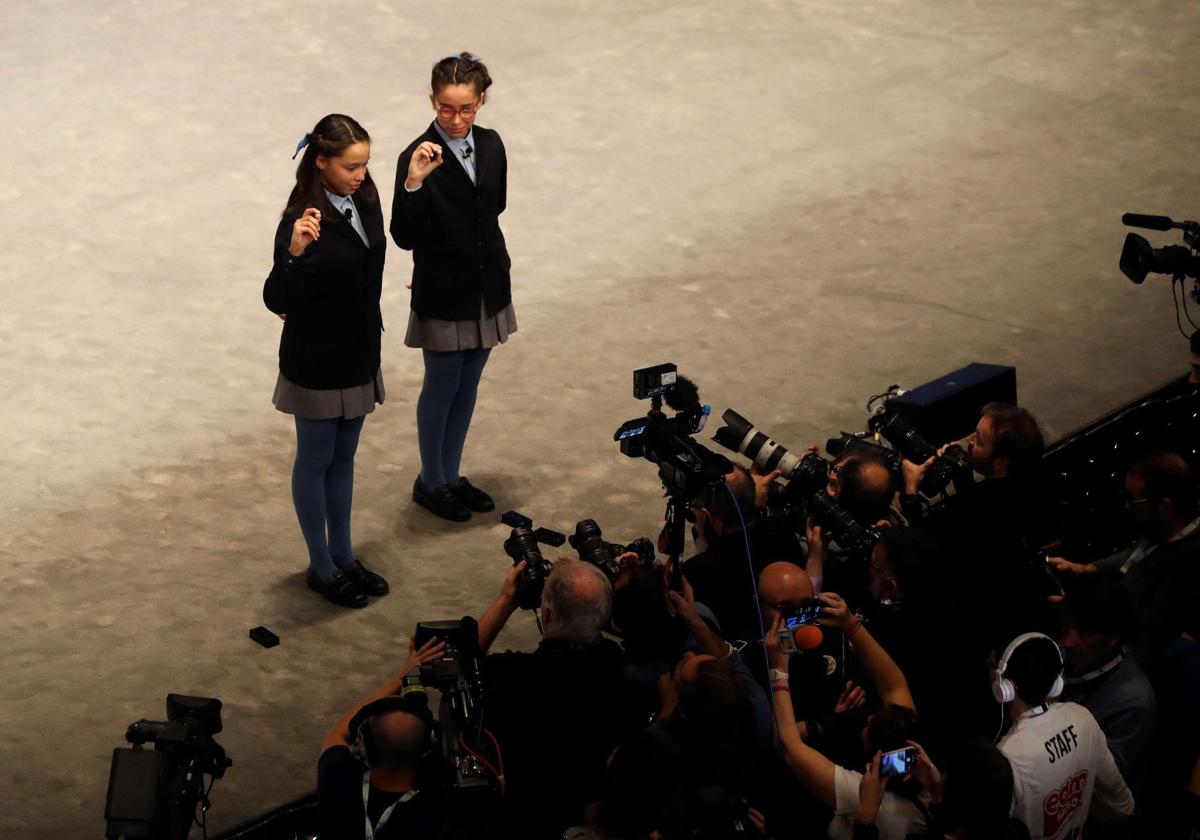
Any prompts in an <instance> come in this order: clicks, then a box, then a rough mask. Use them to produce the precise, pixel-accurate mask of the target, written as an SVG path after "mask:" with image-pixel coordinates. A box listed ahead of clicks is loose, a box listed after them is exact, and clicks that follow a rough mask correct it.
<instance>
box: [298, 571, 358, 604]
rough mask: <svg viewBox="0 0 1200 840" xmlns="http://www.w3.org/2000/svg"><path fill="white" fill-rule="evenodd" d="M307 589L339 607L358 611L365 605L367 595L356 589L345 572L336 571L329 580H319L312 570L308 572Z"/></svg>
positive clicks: (356, 585) (355, 584) (355, 585)
mask: <svg viewBox="0 0 1200 840" xmlns="http://www.w3.org/2000/svg"><path fill="white" fill-rule="evenodd" d="M308 588H309V589H311V590H312V591H313V592H319V593H320V594H322V595H324V596H325V597H326V598H327V599H328V600H330V601H332V602H333V603H335V604H337V605H338V606H339V607H352V608H354V609H358V608H359V607H365V606H366V605H367V593H365V592H363V591H362V590H361V589H359V588H358V584H357V583H355V582H354V581H353V580H351V579H350V578H349V577H348V576H347V575H346V573H345V572H343V571H342V570H340V569H339V570H338V571H336V572H334V573H333V577H331V578H330V579H329V580H321V578H319V577H318V576H317V574H316V573H315V572H314V571H313V570H312V569H309V570H308Z"/></svg>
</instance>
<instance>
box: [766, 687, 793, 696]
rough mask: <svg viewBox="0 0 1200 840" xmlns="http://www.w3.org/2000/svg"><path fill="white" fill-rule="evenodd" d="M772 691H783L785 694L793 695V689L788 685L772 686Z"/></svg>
mask: <svg viewBox="0 0 1200 840" xmlns="http://www.w3.org/2000/svg"><path fill="white" fill-rule="evenodd" d="M771 690H772V691H782V692H783V693H784V694H791V693H792V687H791V686H788V685H773V686H771Z"/></svg>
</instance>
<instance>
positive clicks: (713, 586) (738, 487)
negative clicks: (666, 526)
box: [683, 467, 800, 639]
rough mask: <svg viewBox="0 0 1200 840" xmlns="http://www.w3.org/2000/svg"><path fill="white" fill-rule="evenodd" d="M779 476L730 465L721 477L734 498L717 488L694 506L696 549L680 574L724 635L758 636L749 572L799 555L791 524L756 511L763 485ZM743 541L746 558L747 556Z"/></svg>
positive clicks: (764, 496)
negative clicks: (708, 498)
mask: <svg viewBox="0 0 1200 840" xmlns="http://www.w3.org/2000/svg"><path fill="white" fill-rule="evenodd" d="M778 475H779V474H778V473H777V472H775V473H770V474H767V475H759V474H758V473H754V472H751V471H749V470H747V469H745V468H744V467H734V469H733V470H732V471H731V472H729V473H728V474H726V476H725V483H726V485H727V486H728V488H729V490H730V492H731V493H732V496H733V498H730V494H729V493H719V494H716V495H715V496H714V498H713V499H712V500H711V502H710V503H709V505H708V506H693V511H694V512H695V515H696V525H695V527H694V529H693V534H694V535H695V537H696V547H697V548H698V549H699V550H700V551H699V553H698V554H696V555H695V556H693V557H692V558H690V559H689V560H687V561H686V562H685V563H684V564H683V573H684V575H685V576H686V577H687V579H688V581H689V582H690V583H691V585H692V587H693V588H694V589H695V591H696V599H697V600H698V601H700V602H702V603H704V604H707V605H708V607H709V608H711V610H712V611H713V613H714V615H715V616H716V619H717V621H718V623H719V624H720V627H721V633H722V635H723V636H725V638H727V639H757V638H758V636H759V630H758V617H757V615H756V609H755V604H754V586H753V578H752V577H751V576H752V575H757V574H759V572H760V571H761V570H762V569H763V568H764V567H765V566H766V565H768V564H769V563H771V562H773V561H775V560H793V559H796V558H798V557H799V556H800V543H799V540H797V538H796V535H795V534H794V533H793V532H792V530H791V528H790V527H788V526H787V524H786V523H784V522H782V521H780V520H778V519H776V518H774V517H762V516H760V515H759V511H760V509H761V508H762V507H763V506H764V505H765V504H766V501H767V488H768V486H769V485H770V484H771V483H772V482H773V481H774V480H775V479H776V478H777V477H778ZM739 514H740V516H739ZM743 521H744V522H745V525H746V527H745V530H743V529H742V522H743ZM747 543H748V544H749V547H750V558H747V557H746V546H747ZM751 560H752V562H753V567H752V566H751Z"/></svg>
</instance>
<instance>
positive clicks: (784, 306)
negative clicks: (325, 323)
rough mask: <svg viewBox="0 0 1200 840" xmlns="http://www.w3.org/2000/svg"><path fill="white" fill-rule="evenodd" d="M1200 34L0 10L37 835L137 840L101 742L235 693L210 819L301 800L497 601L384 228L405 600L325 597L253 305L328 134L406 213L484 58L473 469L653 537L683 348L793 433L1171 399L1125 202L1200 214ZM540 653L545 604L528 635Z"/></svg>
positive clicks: (969, 13)
mask: <svg viewBox="0 0 1200 840" xmlns="http://www.w3.org/2000/svg"><path fill="white" fill-rule="evenodd" d="M1198 36H1200V6H1197V4H1195V3H1183V2H1165V0H1164V1H1163V2H1118V0H1092V2H1083V0H1074V2H1059V3H1045V2H1035V1H1034V0H1013V1H1012V2H1005V3H982V2H958V3H946V2H938V0H907V2H875V3H864V2H844V0H838V1H837V2H834V1H833V0H813V1H812V2H790V3H789V2H775V1H773V0H757V2H744V3H728V2H715V1H714V0H692V2H688V3H659V4H646V3H638V2H627V0H609V1H608V2H603V3H601V2H586V1H585V0H576V2H566V3H557V4H551V3H536V2H529V1H528V0H526V1H525V2H511V3H502V4H485V3H479V2H473V0H466V1H465V2H461V3H453V4H403V5H401V4H395V3H386V2H377V3H360V4H336V5H333V4H328V3H315V2H311V1H310V0H298V2H292V3H281V2H276V0H270V2H260V3H240V4H235V3H228V2H220V1H218V2H212V3H206V4H192V3H183V2H178V0H159V2H154V3H150V2H124V3H107V4H106V3H100V4H96V3H84V2H80V0H59V1H58V2H43V3H33V4H24V5H21V4H15V3H8V4H5V5H4V7H3V9H2V10H0V56H2V58H0V62H2V67H3V71H4V72H3V81H2V82H0V101H3V103H4V104H3V109H4V128H5V132H4V138H5V139H4V143H3V153H2V154H0V200H2V201H3V203H4V205H5V207H6V208H7V212H6V217H5V223H4V226H3V234H2V236H3V240H2V241H3V244H2V245H0V278H2V282H3V305H2V306H0V377H2V379H0V381H2V382H3V387H4V394H5V399H4V400H3V408H2V409H0V411H2V414H0V428H3V430H4V434H5V438H6V441H5V442H6V445H5V446H4V448H3V451H2V454H0V474H2V475H3V477H4V481H3V482H2V483H0V591H2V592H3V598H0V638H2V639H3V641H0V674H2V675H3V678H2V680H0V830H4V831H5V832H6V833H8V834H10V835H13V836H20V837H51V836H53V837H85V836H87V837H92V836H100V835H101V834H102V830H103V829H102V825H103V823H102V813H103V798H104V791H105V784H106V780H107V774H108V762H109V756H110V752H111V750H112V748H113V747H115V746H118V745H119V744H120V743H121V737H122V733H123V732H124V729H125V726H126V725H127V724H128V723H129V722H131V721H133V720H135V719H137V718H140V717H160V716H161V715H162V713H163V698H164V696H165V694H166V693H167V692H168V691H184V692H191V693H197V694H204V695H210V696H216V697H219V698H221V699H222V700H223V701H224V702H225V731H224V732H223V733H222V735H221V741H222V743H223V744H224V745H225V746H226V747H227V749H228V750H229V753H230V754H231V755H232V756H233V757H234V760H235V762H236V764H235V766H234V768H233V769H232V770H231V771H230V773H229V774H228V776H227V777H226V779H225V780H224V781H222V782H220V783H218V785H217V787H216V790H215V791H214V794H213V799H214V802H215V809H214V810H213V812H212V815H211V816H212V819H211V821H210V826H212V827H215V828H218V829H219V828H222V827H227V826H229V825H232V824H234V823H236V822H239V821H241V820H243V819H246V818H248V817H250V816H251V815H253V814H256V813H259V812H262V811H264V810H266V809H268V808H270V807H272V806H274V805H277V804H279V803H281V802H283V801H285V800H287V799H289V798H292V797H294V796H297V795H299V794H301V793H303V792H305V791H306V790H308V789H310V788H311V787H312V786H313V784H314V767H315V759H316V755H317V750H318V746H319V744H320V741H321V738H322V736H323V734H324V732H325V731H326V729H327V728H328V727H329V726H330V725H331V723H332V722H333V721H334V720H335V719H336V718H337V716H338V715H339V714H340V713H341V712H342V711H343V710H344V709H345V708H347V707H348V706H349V705H350V704H351V703H352V702H353V701H354V700H355V699H356V698H358V697H359V696H361V695H363V694H365V693H366V692H368V691H369V690H371V689H372V688H373V687H374V686H375V684H377V683H379V682H381V681H382V680H383V679H384V678H385V677H386V676H387V675H389V674H390V673H392V672H393V671H394V670H395V669H398V668H399V667H400V665H401V664H402V662H403V659H404V652H405V646H406V640H407V635H408V633H409V632H410V631H411V629H412V627H413V624H414V622H415V621H417V620H418V619H431V618H444V617H455V616H459V615H462V614H464V613H477V612H478V611H480V610H481V609H482V608H483V607H484V606H485V605H486V603H487V602H488V601H489V600H490V599H491V597H492V595H493V593H494V592H495V590H496V589H497V587H498V585H499V583H500V580H501V577H502V576H503V574H504V569H505V567H506V564H507V559H506V558H505V557H504V555H503V553H502V551H501V549H500V543H501V541H502V538H503V536H504V533H505V529H504V528H503V527H501V526H500V525H499V524H498V523H497V522H496V521H494V520H489V521H479V520H477V521H475V522H472V523H471V524H469V525H467V526H465V527H460V528H452V527H450V526H448V525H443V524H442V523H441V522H440V521H434V520H432V519H431V518H430V517H429V516H428V515H426V514H424V513H423V512H421V511H419V510H414V508H413V506H412V504H411V503H410V502H409V501H408V492H409V488H410V486H411V482H412V478H413V476H414V474H415V472H416V470H417V458H416V445H415V435H414V429H413V426H414V402H415V398H416V394H417V389H418V387H419V383H420V378H421V366H420V358H419V355H418V354H417V353H416V352H415V351H411V350H407V349H405V348H404V347H403V346H402V334H403V329H402V328H403V324H404V322H405V318H406V313H407V296H406V291H405V289H404V281H405V279H406V276H407V273H408V270H409V267H410V261H409V258H408V256H407V255H406V254H404V253H402V252H400V251H398V250H396V249H394V248H393V249H392V251H391V252H390V253H389V257H388V269H387V285H386V289H385V294H384V316H385V320H386V321H387V322H388V323H389V324H390V325H391V326H392V329H391V330H390V331H389V332H388V333H387V334H386V336H385V347H384V363H383V365H384V373H385V377H386V380H387V384H388V392H389V401H388V403H387V405H385V406H383V407H381V408H380V409H379V410H378V411H377V412H376V413H375V414H373V415H372V416H371V417H370V418H369V420H368V422H367V424H366V428H365V431H364V435H363V441H362V447H361V449H360V451H359V456H358V484H357V488H356V491H357V492H356V507H355V521H354V528H355V535H356V544H357V546H358V548H359V550H360V551H361V553H362V555H363V556H364V557H365V558H368V559H369V561H370V562H371V563H373V564H374V565H375V566H376V567H378V568H379V569H380V570H381V571H383V572H385V573H386V574H387V575H388V577H389V578H390V579H391V581H392V583H393V587H394V591H393V594H392V595H390V596H389V597H388V598H386V599H384V600H382V601H379V602H377V603H375V604H373V605H372V606H371V607H370V608H369V609H367V610H364V611H360V612H353V613H352V612H345V611H339V610H337V609H335V608H333V607H331V606H328V605H326V604H325V603H324V602H322V601H320V600H318V599H317V598H316V597H315V596H313V595H312V594H311V593H309V592H308V591H307V590H306V589H305V588H304V584H303V578H302V570H303V568H304V565H305V560H304V551H303V544H302V542H301V539H300V534H299V531H298V528H297V527H296V524H295V521H294V517H293V513H292V510H291V503H290V498H289V495H288V476H289V470H290V463H291V457H292V452H293V432H292V426H291V422H290V420H289V418H287V417H285V416H283V415H281V414H278V413H277V412H275V411H274V410H273V409H272V407H271V405H270V401H269V398H270V392H271V387H272V384H273V381H274V378H275V370H276V363H275V352H276V347H277V341H278V332H279V322H278V320H276V319H275V318H274V316H272V315H271V314H270V313H268V312H267V311H266V310H265V309H263V308H262V305H261V301H260V289H261V283H262V279H263V278H264V277H265V275H266V273H267V270H268V267H269V259H270V241H271V235H272V232H273V230H274V227H275V223H276V219H277V217H278V213H279V211H280V209H281V207H282V204H283V201H284V199H285V197H286V194H287V192H288V189H289V187H290V183H291V179H292V173H293V171H294V164H293V163H292V162H291V160H289V156H290V154H291V151H292V148H293V146H294V144H295V142H296V140H297V139H298V138H299V137H300V135H301V134H303V133H304V131H306V130H307V129H308V128H309V127H310V126H311V125H312V124H313V123H314V122H315V121H316V120H317V118H319V117H320V116H321V115H323V114H325V113H327V112H330V111H341V112H346V113H349V114H352V115H354V116H356V117H357V118H358V119H359V120H360V121H361V122H362V123H363V124H364V125H366V126H367V128H368V129H369V130H370V131H371V132H372V134H373V136H374V138H375V145H374V150H373V151H374V160H373V162H372V167H373V171H374V175H375V178H376V180H377V181H378V183H379V184H380V186H381V189H382V192H383V193H384V198H385V201H388V203H389V204H390V195H391V191H392V183H393V178H394V165H395V164H394V161H395V158H396V156H397V154H398V153H399V152H400V150H401V149H402V148H403V147H404V146H405V145H406V144H407V143H408V141H409V140H410V139H411V138H412V137H414V136H416V135H417V134H418V133H419V132H420V131H421V130H422V129H423V128H424V126H425V125H426V124H427V123H428V121H429V119H430V118H431V112H430V110H429V107H428V103H427V100H426V99H425V90H426V89H425V86H426V84H427V80H428V68H429V65H430V64H431V63H432V62H433V61H434V60H436V59H437V58H440V57H441V56H443V55H445V54H448V53H451V52H454V51H457V50H460V49H469V50H472V51H474V52H476V53H477V54H479V55H481V56H483V58H484V59H485V60H486V61H487V62H488V64H489V66H490V67H491V68H492V71H493V76H494V78H495V80H496V84H495V87H494V88H493V92H492V96H491V99H490V100H489V102H488V104H487V106H486V108H485V109H484V111H483V112H482V114H481V116H480V123H481V124H483V125H487V126H490V127H494V128H497V129H498V130H499V131H500V132H501V133H502V134H503V136H504V139H505V142H506V144H507V147H508V154H509V159H510V175H509V184H510V188H509V190H510V192H509V210H508V212H507V213H506V214H505V216H504V218H503V223H504V227H505V230H506V232H507V234H508V237H509V243H510V250H511V252H512V255H513V262H514V280H515V290H516V291H515V295H516V306H517V309H518V314H519V317H520V323H521V330H520V332H519V333H518V334H517V335H516V336H515V337H514V338H513V340H512V341H511V342H510V343H509V344H508V345H507V346H504V347H502V348H500V349H499V350H497V351H496V353H495V354H494V356H493V360H492V362H491V364H490V366H489V369H488V371H487V373H486V377H485V382H484V385H483V388H482V392H481V396H480V401H479V406H478V411H477V415H476V417H477V419H476V422H475V425H474V428H473V431H472V438H471V440H470V441H469V445H468V452H467V459H466V467H467V468H468V472H469V474H470V475H471V476H472V477H473V478H474V479H475V480H476V482H477V483H478V484H480V485H482V486H485V487H488V488H490V489H492V490H493V491H494V492H495V494H496V495H497V497H498V500H499V502H500V504H501V505H502V506H504V507H517V508H519V509H521V510H523V511H525V512H526V513H529V514H531V515H533V516H534V517H535V518H536V519H537V520H538V521H539V522H540V523H544V524H546V525H549V526H551V527H558V528H560V529H562V528H569V527H570V526H571V524H572V523H574V522H575V521H576V520H577V519H579V518H582V517H584V516H593V517H596V518H598V519H599V520H600V522H601V524H602V525H603V526H605V527H606V529H607V531H608V533H610V534H613V535H616V536H621V537H624V538H632V537H634V536H636V535H639V534H643V533H650V532H651V531H652V529H653V528H654V527H655V522H656V521H657V520H658V518H659V516H660V501H659V498H658V493H657V485H656V481H655V479H654V471H653V469H652V468H651V466H650V465H649V464H646V463H644V462H642V463H635V462H631V461H628V460H626V459H624V458H622V457H621V456H620V455H619V454H618V453H617V451H616V447H615V445H614V444H613V443H612V442H611V434H612V431H613V429H614V428H615V427H616V426H617V425H618V424H619V423H620V422H621V421H622V420H624V419H626V418H628V417H632V416H635V415H636V414H639V413H641V412H643V411H644V410H645V408H646V406H645V405H644V404H638V403H636V402H635V401H634V400H633V399H632V398H631V397H630V386H629V372H630V370H631V369H633V368H634V367H638V366H642V365H646V364H652V363H656V362H659V361H664V360H673V361H676V362H678V363H679V365H680V367H681V370H683V371H684V372H685V373H687V374H689V375H691V376H693V377H694V378H695V379H696V380H697V381H698V382H699V384H700V386H701V389H702V394H703V396H704V398H705V399H706V400H707V401H709V402H712V403H713V404H714V409H715V411H716V412H717V413H718V414H719V412H720V411H721V410H723V409H724V408H725V407H728V406H733V407H736V408H737V409H738V410H740V411H741V412H742V413H744V414H746V415H747V416H748V417H750V418H751V419H752V420H754V421H756V422H757V423H758V424H759V425H761V426H763V427H765V428H766V429H767V430H769V431H770V432H771V433H772V434H774V436H775V437H776V438H777V439H779V440H781V441H783V442H785V443H788V444H792V445H795V446H802V445H804V444H806V443H807V442H809V441H810V440H817V439H824V438H825V437H826V436H828V435H829V434H830V433H833V432H836V431H838V430H840V429H857V428H860V427H861V425H862V423H863V420H864V412H863V404H864V401H865V399H866V397H867V396H868V395H869V394H872V393H875V392H877V391H878V390H880V389H882V388H883V387H885V386H887V385H888V384H891V383H893V382H900V383H904V384H906V385H909V386H911V385H916V384H919V383H921V382H924V381H926V380H928V379H930V378H932V377H934V376H937V375H940V374H942V373H944V372H946V371H948V370H950V369H952V368H955V367H957V366H959V365H961V364H964V363H966V362H970V361H987V362H997V363H1005V364H1013V365H1016V366H1017V368H1018V377H1019V387H1020V393H1021V399H1022V402H1024V403H1025V404H1026V405H1027V406H1029V407H1030V408H1031V409H1032V410H1033V411H1034V412H1035V413H1036V414H1037V415H1038V416H1039V417H1040V418H1041V419H1042V421H1043V422H1044V424H1045V427H1046V429H1047V431H1048V433H1049V434H1050V436H1051V437H1055V436H1058V435H1061V434H1064V433H1066V432H1067V431H1069V430H1070V429H1071V428H1073V427H1074V426H1076V425H1078V424H1081V423H1083V422H1085V421H1087V420H1088V419H1089V418H1091V417H1093V416H1095V415H1096V414H1098V413H1099V412H1101V411H1103V410H1105V409H1107V408H1110V407H1112V406H1113V405H1115V404H1117V403H1119V402H1120V401H1122V400H1124V399H1126V398H1128V397H1131V396H1133V395H1135V394H1137V393H1140V392H1142V391H1144V390H1146V389H1148V388H1149V387H1151V386H1153V385H1156V384H1158V383H1159V382H1161V381H1162V380H1164V379H1166V378H1168V377H1170V376H1172V375H1174V374H1177V373H1179V372H1180V371H1181V370H1182V368H1183V365H1184V364H1185V363H1186V349H1185V346H1184V344H1183V342H1182V340H1181V339H1180V338H1179V336H1178V334H1177V333H1176V331H1175V324H1174V314H1173V309H1172V304H1171V302H1170V300H1169V296H1168V286H1169V284H1168V283H1167V282H1166V281H1165V280H1164V279H1163V278H1161V277H1159V278H1153V279H1150V280H1147V282H1146V284H1145V286H1143V287H1140V288H1138V287H1134V286H1133V285H1131V284H1130V283H1128V282H1127V281H1126V280H1125V279H1124V278H1122V277H1121V276H1120V275H1119V274H1118V272H1117V268H1116V262H1117V255H1118V253H1119V250H1120V247H1121V241H1122V238H1123V236H1124V230H1123V229H1122V227H1121V225H1120V221H1119V219H1120V215H1121V213H1122V212H1123V211H1127V210H1128V211H1141V212H1149V213H1164V214H1168V215H1173V216H1175V217H1177V218H1184V217H1187V216H1189V215H1191V216H1193V217H1194V216H1197V215H1200V206H1198V205H1197V204H1196V203H1195V196H1196V184H1197V181H1198V178H1197V175H1198V172H1197V151H1198V140H1200V113H1198V110H1200V92H1198V89H1197V85H1196V80H1197V75H1198V74H1197V71H1198V70H1200V60H1198V59H1197V56H1198V55H1200V52H1198V51H1197V48H1196V47H1197V43H1198V42H1200V38H1198ZM1150 236H1151V240H1152V241H1153V242H1155V243H1156V244H1161V243H1165V242H1168V241H1173V240H1172V238H1171V237H1167V236H1164V235H1156V234H1151V235H1150ZM256 624H265V625H267V626H268V627H271V628H272V629H274V630H275V631H276V632H277V633H279V634H280V636H282V639H283V643H282V645H281V646H279V647H278V648H275V649H273V650H269V651H268V650H263V649H261V648H258V647H257V646H255V645H254V644H252V643H251V642H250V641H249V640H248V639H247V637H246V632H247V630H248V629H249V628H250V627H251V626H253V625H256ZM535 636H536V633H535V631H534V628H533V627H532V623H531V619H530V617H529V616H527V615H519V616H517V617H516V618H515V619H514V622H513V626H512V627H510V628H509V629H508V630H507V631H506V633H505V636H504V637H503V638H502V639H501V644H508V645H511V646H528V645H531V644H532V643H533V642H534V640H535Z"/></svg>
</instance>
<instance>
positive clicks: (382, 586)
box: [342, 557, 389, 597]
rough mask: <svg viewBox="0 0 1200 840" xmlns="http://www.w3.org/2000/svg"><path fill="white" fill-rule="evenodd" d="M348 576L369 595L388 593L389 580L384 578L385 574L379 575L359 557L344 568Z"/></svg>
mask: <svg viewBox="0 0 1200 840" xmlns="http://www.w3.org/2000/svg"><path fill="white" fill-rule="evenodd" d="M342 571H343V572H345V574H346V577H348V578H350V580H352V581H354V582H355V583H356V584H358V588H359V589H361V590H362V591H364V592H366V593H367V594H368V595H374V596H375V597H379V596H380V595H386V594H388V591H389V590H388V582H387V581H386V580H384V579H383V575H377V574H375V573H374V572H372V571H371V570H370V569H368V568H367V567H366V566H364V565H363V564H362V561H360V560H359V559H358V558H357V557H355V558H354V562H353V563H351V564H350V565H349V566H347V567H345V568H344V569H342Z"/></svg>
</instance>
